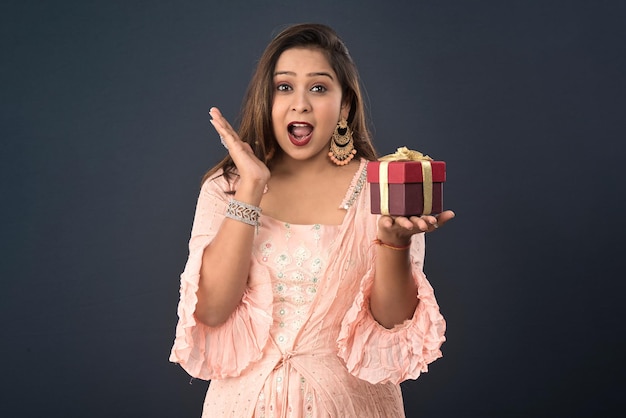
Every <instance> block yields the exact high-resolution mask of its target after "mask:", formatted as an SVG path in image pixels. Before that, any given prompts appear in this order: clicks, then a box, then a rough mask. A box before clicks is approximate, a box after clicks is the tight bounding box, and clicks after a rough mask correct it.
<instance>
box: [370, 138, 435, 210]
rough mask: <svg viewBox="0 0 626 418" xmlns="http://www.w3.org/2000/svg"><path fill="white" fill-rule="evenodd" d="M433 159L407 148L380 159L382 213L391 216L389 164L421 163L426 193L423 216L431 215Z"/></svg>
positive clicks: (379, 175)
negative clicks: (403, 162)
mask: <svg viewBox="0 0 626 418" xmlns="http://www.w3.org/2000/svg"><path fill="white" fill-rule="evenodd" d="M432 160H433V159H432V158H430V157H429V156H428V155H424V154H422V153H421V152H419V151H413V150H410V149H408V148H407V147H401V148H398V150H397V151H396V152H394V153H393V154H389V155H385V156H383V157H380V158H379V159H378V161H380V166H379V167H378V177H379V179H378V181H379V183H380V185H379V187H380V213H381V214H383V215H389V163H390V162H396V161H420V162H421V163H422V164H421V166H422V181H423V183H422V189H423V192H424V210H423V211H422V215H429V214H430V212H431V211H432V210H433V168H432V165H431V164H430V162H431V161H432Z"/></svg>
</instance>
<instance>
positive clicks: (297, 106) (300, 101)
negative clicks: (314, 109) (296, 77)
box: [291, 92, 311, 113]
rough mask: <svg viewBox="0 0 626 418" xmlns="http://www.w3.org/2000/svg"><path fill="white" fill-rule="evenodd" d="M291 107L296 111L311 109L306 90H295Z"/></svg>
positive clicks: (301, 111)
mask: <svg viewBox="0 0 626 418" xmlns="http://www.w3.org/2000/svg"><path fill="white" fill-rule="evenodd" d="M291 109H292V110H294V111H296V112H298V113H306V112H309V111H311V102H310V101H309V98H308V96H307V94H306V92H297V93H296V94H294V95H293V103H292V106H291Z"/></svg>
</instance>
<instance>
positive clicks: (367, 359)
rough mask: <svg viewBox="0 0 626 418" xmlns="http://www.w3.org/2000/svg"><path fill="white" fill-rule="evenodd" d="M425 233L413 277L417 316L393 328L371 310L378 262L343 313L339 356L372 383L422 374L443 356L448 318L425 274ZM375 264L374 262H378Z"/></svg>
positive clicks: (414, 254) (415, 249)
mask: <svg viewBox="0 0 626 418" xmlns="http://www.w3.org/2000/svg"><path fill="white" fill-rule="evenodd" d="M423 260H424V234H419V235H415V236H414V237H413V243H412V246H411V261H412V269H413V279H414V280H415V282H416V283H417V286H418V299H419V303H418V305H417V309H416V310H415V314H414V315H413V317H412V318H411V319H408V320H406V321H405V322H404V323H402V324H399V325H397V326H396V327H394V328H393V329H387V328H384V327H383V326H382V325H380V324H379V323H378V322H377V321H376V320H375V319H374V318H373V317H372V314H371V311H370V309H369V297H370V294H371V290H372V284H373V282H374V274H375V271H374V268H371V269H370V270H369V271H368V272H367V273H366V275H365V276H364V277H363V279H362V280H361V285H360V289H359V292H358V294H357V297H356V299H355V301H354V303H353V304H352V306H351V307H350V309H349V310H348V312H347V314H346V316H345V317H344V319H343V322H342V326H341V331H340V334H339V338H338V345H339V356H340V357H341V358H342V359H343V360H344V361H345V363H346V365H347V367H348V370H349V371H350V373H352V374H353V375H355V376H356V377H359V378H360V379H363V380H366V381H368V382H370V383H374V384H376V383H386V382H392V383H394V384H398V383H400V382H402V381H404V380H407V379H417V377H418V376H419V375H420V373H422V372H427V371H428V366H427V365H428V364H429V363H431V362H433V361H435V360H436V359H438V358H439V357H441V356H442V354H441V350H440V347H441V345H442V344H443V342H444V341H445V337H444V332H445V328H446V323H445V320H444V318H443V316H442V315H441V314H440V312H439V306H438V305H437V301H436V300H435V295H434V291H433V288H432V287H431V285H430V283H429V282H428V280H427V279H426V277H425V276H424V273H423V271H422V265H423ZM372 264H373V263H372Z"/></svg>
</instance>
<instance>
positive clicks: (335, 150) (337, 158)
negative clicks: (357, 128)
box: [328, 118, 356, 165]
mask: <svg viewBox="0 0 626 418" xmlns="http://www.w3.org/2000/svg"><path fill="white" fill-rule="evenodd" d="M355 155H356V150H355V149H354V140H353V139H352V130H351V129H350V127H349V126H348V121H347V120H345V119H344V118H341V120H340V121H339V122H338V123H337V126H336V127H335V132H333V137H332V138H331V140H330V151H329V152H328V156H329V157H330V160H331V161H332V162H333V163H335V164H337V165H346V164H348V163H349V162H350V161H351V160H352V159H353V158H354V156H355Z"/></svg>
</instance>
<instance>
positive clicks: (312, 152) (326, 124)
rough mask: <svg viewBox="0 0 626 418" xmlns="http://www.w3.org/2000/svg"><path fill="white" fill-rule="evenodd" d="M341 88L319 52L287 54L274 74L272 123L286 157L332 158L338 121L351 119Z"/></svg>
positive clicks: (290, 50) (296, 49)
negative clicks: (344, 104) (344, 103)
mask: <svg viewBox="0 0 626 418" xmlns="http://www.w3.org/2000/svg"><path fill="white" fill-rule="evenodd" d="M341 101H342V93H341V85H340V84H339V81H338V80H337V75H336V74H335V72H334V71H333V69H332V67H331V66H330V64H329V63H328V60H327V59H326V57H325V56H324V54H323V53H322V52H321V51H320V50H318V49H309V48H293V49H288V50H286V51H284V52H283V53H282V54H281V55H280V57H279V58H278V61H277V62H276V70H275V71H274V103H273V104H272V124H273V128H274V135H276V140H277V141H278V144H279V145H280V147H281V149H282V150H283V151H284V152H285V154H286V155H287V156H289V157H291V158H294V159H296V160H308V159H312V158H328V156H327V154H328V146H329V141H330V138H331V136H332V134H333V131H334V129H335V126H336V125H337V122H338V121H339V120H340V119H341V117H342V116H343V117H344V118H347V117H348V113H349V110H350V109H349V106H342V103H341Z"/></svg>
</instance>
